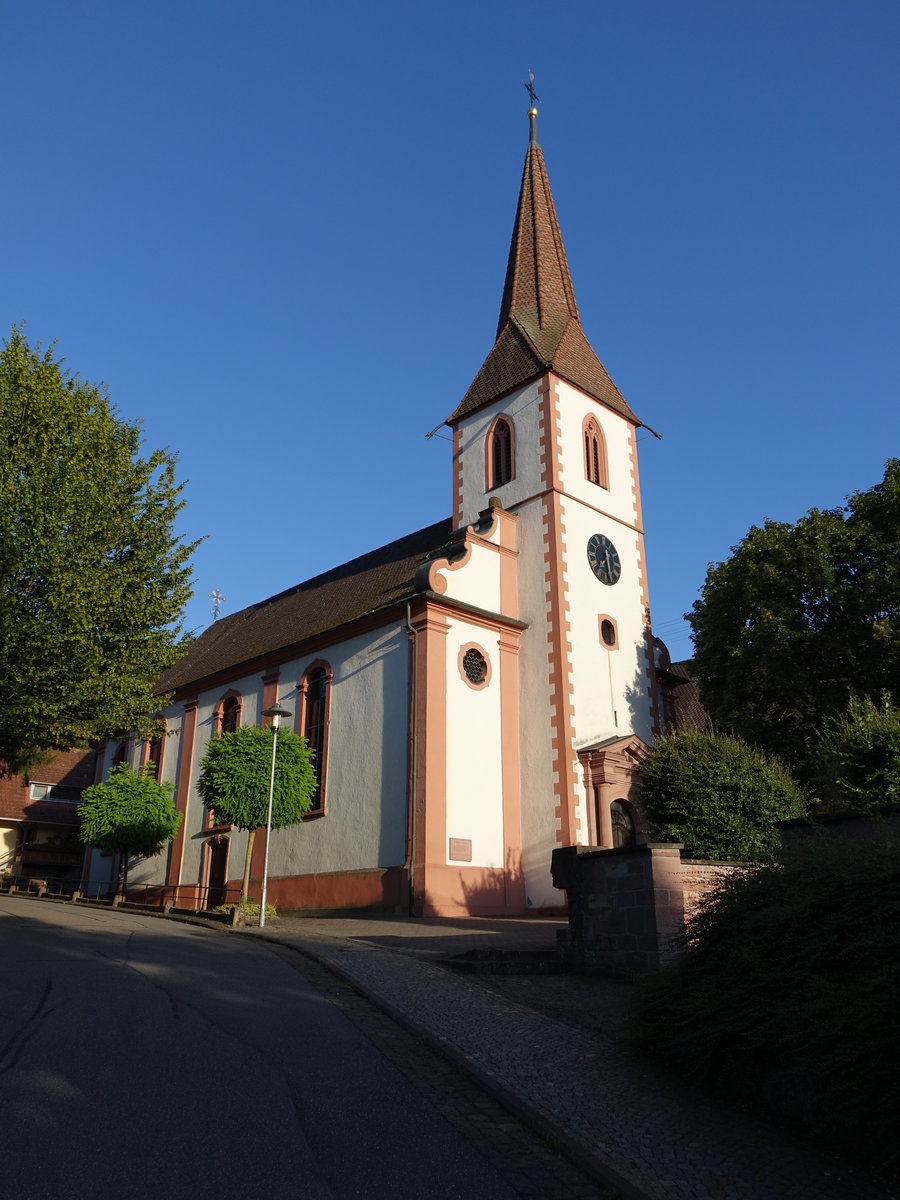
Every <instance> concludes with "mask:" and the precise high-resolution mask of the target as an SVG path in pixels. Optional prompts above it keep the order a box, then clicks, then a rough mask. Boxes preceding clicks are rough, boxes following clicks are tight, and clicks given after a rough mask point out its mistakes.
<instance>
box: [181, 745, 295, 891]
mask: <svg viewBox="0 0 900 1200" xmlns="http://www.w3.org/2000/svg"><path fill="white" fill-rule="evenodd" d="M272 737H273V734H272V730H271V729H259V728H258V727H257V726H255V725H245V726H243V727H242V728H240V729H236V730H235V731H234V733H223V734H220V735H219V736H218V737H214V738H213V739H212V740H211V741H210V742H209V744H208V746H207V747H206V754H205V755H204V756H203V762H202V763H201V764H200V777H199V779H198V781H197V790H198V791H199V793H200V795H201V797H202V798H203V802H204V804H206V805H207V806H208V807H209V808H212V809H215V813H216V820H217V821H223V822H225V823H226V824H229V825H234V826H235V827H236V828H237V829H243V830H244V831H245V832H246V833H247V834H248V835H249V836H248V838H247V857H246V859H245V861H244V882H243V886H242V888H241V899H242V900H246V899H247V897H248V893H249V891H250V860H251V858H252V856H253V842H254V839H255V836H256V830H257V829H262V828H263V826H264V825H265V824H266V817H267V815H268V808H269V781H270V778H271V773H272ZM312 760H313V754H312V751H311V750H310V748H309V743H308V742H307V740H306V738H303V737H299V736H298V735H297V734H296V733H292V732H291V731H290V730H287V729H279V731H278V744H277V746H276V750H275V786H274V790H273V793H272V828H273V829H283V828H284V827H285V826H287V825H299V824H300V822H301V821H302V820H303V817H304V815H305V814H306V813H307V812H309V809H310V807H311V805H312V798H313V796H314V794H315V790H316V774H315V771H314V770H313V762H312Z"/></svg>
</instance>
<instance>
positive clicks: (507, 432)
mask: <svg viewBox="0 0 900 1200" xmlns="http://www.w3.org/2000/svg"><path fill="white" fill-rule="evenodd" d="M485 450H486V454H485V458H486V460H487V461H486V463H485V467H486V470H485V476H486V480H485V491H486V492H489V491H491V489H492V488H498V487H502V486H503V484H504V483H509V481H510V480H511V479H514V478H515V474H516V458H515V438H514V435H513V426H512V421H510V419H509V418H508V417H497V418H496V420H495V421H494V423H493V425H491V427H490V429H489V430H488V436H487V443H486V446H485Z"/></svg>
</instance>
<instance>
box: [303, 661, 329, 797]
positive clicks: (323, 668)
mask: <svg viewBox="0 0 900 1200" xmlns="http://www.w3.org/2000/svg"><path fill="white" fill-rule="evenodd" d="M331 679H332V671H331V668H330V667H329V666H328V664H327V663H323V662H315V663H312V665H311V666H310V667H309V668H308V669H307V671H306V674H305V675H304V676H303V678H302V679H301V680H300V683H299V684H298V688H297V690H298V691H299V693H300V721H299V728H300V733H301V734H302V735H303V736H304V737H305V738H306V740H307V741H308V742H309V748H310V750H312V752H313V768H314V770H315V772H316V790H315V792H314V793H313V797H312V807H311V808H310V813H324V812H325V783H326V778H327V775H328V726H329V723H330V718H331Z"/></svg>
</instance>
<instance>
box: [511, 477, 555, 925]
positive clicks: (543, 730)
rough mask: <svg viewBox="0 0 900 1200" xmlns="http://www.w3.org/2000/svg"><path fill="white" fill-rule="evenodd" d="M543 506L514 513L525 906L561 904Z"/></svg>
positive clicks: (533, 505) (537, 502)
mask: <svg viewBox="0 0 900 1200" xmlns="http://www.w3.org/2000/svg"><path fill="white" fill-rule="evenodd" d="M544 508H545V505H544V502H543V501H542V500H540V499H536V500H532V501H530V502H529V503H527V504H524V505H523V506H522V507H521V508H520V509H519V510H518V534H519V558H518V564H519V580H518V583H519V615H520V618H521V619H522V620H523V621H526V622H527V623H528V628H527V629H526V630H525V631H524V633H523V634H522V638H521V641H520V643H519V647H520V648H519V724H520V730H521V734H520V738H519V772H520V788H521V792H520V794H521V814H522V817H521V819H522V866H523V870H524V873H525V891H526V899H527V902H528V905H529V906H534V907H542V906H546V905H558V904H560V903H562V896H561V894H560V893H559V892H557V891H556V890H555V889H554V887H553V885H552V882H551V880H550V858H551V854H552V852H553V849H554V847H555V846H556V830H557V828H558V825H559V821H558V818H557V817H556V815H555V812H554V810H555V808H556V799H555V797H554V793H553V788H554V782H555V773H554V771H553V769H552V748H551V745H550V690H549V648H548V642H547V602H546V586H547V585H546V582H545V580H544V572H545V567H544V549H543V545H544V527H543V514H544Z"/></svg>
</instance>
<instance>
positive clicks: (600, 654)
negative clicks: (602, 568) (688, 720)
mask: <svg viewBox="0 0 900 1200" xmlns="http://www.w3.org/2000/svg"><path fill="white" fill-rule="evenodd" d="M563 513H564V520H565V527H566V568H567V570H566V574H567V580H568V591H569V620H570V626H571V630H570V640H571V644H572V679H573V692H574V710H575V711H574V718H575V746H576V747H579V746H582V745H589V744H590V743H592V742H596V741H599V740H601V739H602V738H607V737H614V736H617V737H624V736H625V735H626V734H629V733H636V734H638V736H639V737H642V738H644V739H645V740H646V739H648V737H649V734H650V711H649V695H648V691H647V677H646V670H647V664H646V655H645V643H644V624H643V601H642V598H641V597H642V593H641V577H640V557H639V552H638V534H637V533H636V532H635V531H634V530H633V529H631V530H629V529H628V528H627V527H626V526H624V525H621V524H619V523H618V522H616V521H612V520H610V518H608V517H605V516H603V515H601V514H599V513H597V512H595V511H593V510H592V509H590V508H586V507H585V506H584V505H581V504H579V503H577V502H575V501H573V500H569V499H566V500H565V501H564V502H563ZM595 533H602V534H605V535H606V537H608V538H609V539H610V541H611V542H612V543H613V544H614V545H615V547H616V550H617V551H618V553H619V558H620V560H621V563H622V573H621V576H620V578H619V580H618V581H617V582H616V583H615V584H613V585H612V586H609V585H606V584H603V583H601V582H600V580H599V579H597V578H596V576H595V575H594V573H593V571H592V570H591V567H590V563H589V562H588V557H587V543H588V540H589V538H590V537H591V536H592V535H593V534H595ZM601 614H605V615H608V616H610V617H612V618H613V619H614V620H615V622H616V626H617V629H618V646H617V648H616V649H614V650H608V649H607V648H606V646H604V644H603V642H602V640H601V638H600V621H599V618H600V616H601Z"/></svg>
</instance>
